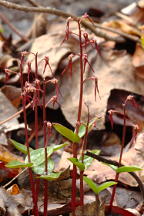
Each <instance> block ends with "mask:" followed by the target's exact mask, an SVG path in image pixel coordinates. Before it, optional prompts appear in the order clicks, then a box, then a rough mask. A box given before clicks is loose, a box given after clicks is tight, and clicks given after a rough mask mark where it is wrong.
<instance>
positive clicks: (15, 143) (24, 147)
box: [10, 139, 33, 154]
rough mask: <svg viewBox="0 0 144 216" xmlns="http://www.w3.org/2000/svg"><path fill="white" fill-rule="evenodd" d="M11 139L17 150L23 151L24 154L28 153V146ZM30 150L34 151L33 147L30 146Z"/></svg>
mask: <svg viewBox="0 0 144 216" xmlns="http://www.w3.org/2000/svg"><path fill="white" fill-rule="evenodd" d="M10 141H11V143H12V144H13V145H14V147H15V148H16V149H17V150H19V151H21V152H22V153H24V154H27V147H26V146H25V145H24V144H21V143H19V142H17V141H15V140H13V139H10ZM29 150H30V151H32V150H33V149H32V148H30V147H29Z"/></svg>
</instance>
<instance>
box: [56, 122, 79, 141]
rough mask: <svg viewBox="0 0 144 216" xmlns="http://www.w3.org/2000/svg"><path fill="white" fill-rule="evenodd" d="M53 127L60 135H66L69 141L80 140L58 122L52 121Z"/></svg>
mask: <svg viewBox="0 0 144 216" xmlns="http://www.w3.org/2000/svg"><path fill="white" fill-rule="evenodd" d="M53 127H54V128H55V130H56V131H58V132H59V133H60V134H61V135H62V136H64V137H66V138H67V139H68V140H70V141H71V142H74V143H79V142H80V137H79V136H78V135H77V134H76V133H74V132H73V131H72V130H70V129H68V128H67V127H65V126H63V125H61V124H59V123H53Z"/></svg>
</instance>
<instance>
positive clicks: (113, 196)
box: [110, 104, 126, 210]
mask: <svg viewBox="0 0 144 216" xmlns="http://www.w3.org/2000/svg"><path fill="white" fill-rule="evenodd" d="M125 106H126V104H124V105H123V113H124V121H123V133H122V144H121V151H120V157H119V162H118V163H119V166H120V164H121V162H122V155H123V149H124V144H125V137H126V109H125ZM118 179H119V173H116V176H115V182H118ZM116 187H117V185H114V186H113V190H112V196H111V200H110V209H111V210H112V206H113V202H114V198H115V194H116Z"/></svg>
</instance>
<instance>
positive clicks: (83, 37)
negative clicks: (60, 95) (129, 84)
mask: <svg viewBox="0 0 144 216" xmlns="http://www.w3.org/2000/svg"><path fill="white" fill-rule="evenodd" d="M85 18H86V19H88V18H89V17H88V16H87V15H84V16H83V17H82V18H78V19H77V20H75V21H76V22H77V25H78V33H74V32H72V31H71V30H70V22H71V21H73V19H72V18H71V17H69V18H68V20H67V24H66V34H65V38H64V40H63V41H62V43H64V42H65V41H67V40H68V39H69V38H70V36H71V35H72V34H74V35H75V36H76V37H77V38H78V41H79V53H72V54H71V55H69V63H68V65H67V67H66V69H65V70H64V72H66V71H70V76H72V69H73V68H72V58H73V56H74V55H76V56H78V57H79V68H80V70H79V76H80V83H79V104H78V110H77V121H76V126H75V134H74V136H75V137H76V135H77V136H78V133H79V128H80V126H81V114H82V109H83V87H84V83H85V81H86V80H87V79H85V80H84V72H85V69H86V65H87V64H88V65H89V67H90V70H92V71H93V72H94V70H93V68H92V66H91V64H90V63H89V61H88V55H87V51H86V48H87V47H88V46H89V45H91V46H92V47H93V48H94V49H96V51H97V43H96V41H95V40H90V39H89V37H88V34H87V33H86V32H84V31H83V30H82V28H81V21H82V19H85ZM62 74H63V73H62ZM89 79H90V78H89ZM91 80H94V81H95V86H96V87H95V97H96V91H98V86H97V79H96V78H95V79H94V76H93V78H91ZM59 132H60V131H59ZM60 133H61V132H60ZM69 140H70V139H69ZM71 141H72V140H71ZM78 143H79V142H78ZM84 143H86V137H85V142H84ZM84 146H85V145H84ZM77 149H78V145H77V140H76V142H75V140H74V141H72V151H73V157H74V158H77ZM76 178H77V167H76V165H75V164H73V171H72V200H71V205H72V210H73V215H75V208H76ZM80 181H81V184H80V185H81V194H83V189H82V188H83V186H82V185H83V174H82V175H81V178H80ZM80 204H81V205H83V195H82V196H81V202H80Z"/></svg>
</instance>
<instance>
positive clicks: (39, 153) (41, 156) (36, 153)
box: [25, 146, 53, 166]
mask: <svg viewBox="0 0 144 216" xmlns="http://www.w3.org/2000/svg"><path fill="white" fill-rule="evenodd" d="M52 153H53V147H52V146H49V147H47V156H48V157H49V156H50V155H51V154H52ZM30 160H31V162H32V163H33V166H38V165H40V164H42V163H43V162H44V161H45V148H39V149H36V150H33V151H31V152H30ZM25 162H26V163H27V162H28V157H26V159H25Z"/></svg>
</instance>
